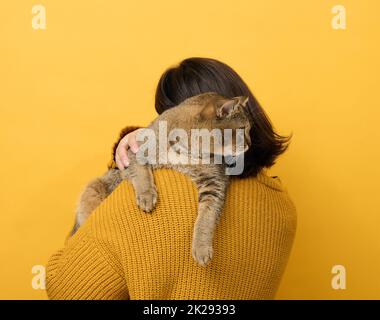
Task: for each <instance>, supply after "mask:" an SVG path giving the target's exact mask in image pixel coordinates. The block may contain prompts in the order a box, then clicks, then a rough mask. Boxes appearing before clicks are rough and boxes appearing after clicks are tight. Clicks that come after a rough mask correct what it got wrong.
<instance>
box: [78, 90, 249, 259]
mask: <svg viewBox="0 0 380 320" xmlns="http://www.w3.org/2000/svg"><path fill="white" fill-rule="evenodd" d="M247 101H248V98H246V97H236V98H232V99H228V98H225V97H223V96H220V95H218V94H216V93H212V92H210V93H204V94H201V95H198V96H194V97H191V98H189V99H186V100H185V101H183V102H182V103H181V104H179V105H178V106H176V107H174V108H171V109H168V110H166V111H165V112H164V113H162V114H161V115H160V116H159V117H158V118H156V119H155V120H154V121H153V122H152V123H151V124H150V126H149V127H148V128H147V129H146V130H145V129H144V130H142V131H141V134H142V135H143V136H145V138H147V137H148V138H149V137H152V136H151V135H150V134H152V133H153V135H154V139H147V141H145V142H142V141H141V142H140V143H139V145H140V149H139V151H138V152H137V154H134V153H133V152H131V151H130V150H128V157H129V159H130V165H129V167H128V168H126V169H125V170H123V171H120V170H118V169H110V170H109V171H108V172H107V173H106V174H105V175H104V176H102V177H99V178H97V179H95V180H93V181H92V182H90V183H89V184H88V185H87V186H86V188H85V190H84V191H83V193H82V195H81V197H80V200H79V205H78V209H77V215H76V223H75V227H74V230H73V233H75V231H76V230H77V229H78V228H79V227H80V226H81V225H82V224H83V223H84V221H85V220H86V219H87V218H88V216H89V215H90V214H91V212H92V211H93V210H94V209H95V208H96V207H97V206H98V205H99V204H100V203H101V202H102V201H103V200H104V199H105V198H106V197H107V196H108V195H109V194H110V193H111V192H112V191H113V190H114V189H115V188H116V186H117V185H118V184H119V183H120V182H121V181H122V180H123V179H127V180H128V181H130V182H131V183H132V185H133V188H134V190H135V194H136V202H137V205H138V206H139V208H140V209H142V210H143V211H145V212H151V211H152V210H153V209H154V207H155V205H156V202H157V190H156V186H155V184H154V180H153V174H152V169H155V168H172V169H174V170H177V171H179V172H182V173H184V174H186V175H188V176H189V177H190V178H191V179H192V180H193V181H194V182H195V184H196V186H197V188H198V194H199V199H198V202H199V203H198V215H197V219H196V221H195V225H194V231H193V240H192V256H193V258H194V259H195V261H196V262H197V263H198V264H199V265H201V266H206V265H207V264H208V262H209V261H210V259H212V256H213V246H212V242H213V236H214V231H215V228H216V225H217V223H218V221H219V218H220V215H221V213H222V210H223V206H224V200H225V195H226V191H227V187H228V183H229V175H227V174H226V169H227V168H228V167H229V166H231V159H232V160H233V159H236V156H239V154H238V146H237V141H238V139H237V134H238V131H239V130H237V129H241V130H240V133H241V132H243V136H244V137H243V150H242V149H241V148H240V155H241V154H243V153H244V152H245V151H246V150H247V149H248V148H249V146H250V144H251V141H250V135H249V131H250V128H251V125H250V121H249V119H250V117H249V113H248V110H247V108H246V105H247ZM162 123H164V124H165V125H166V126H167V128H166V129H167V130H166V131H164V133H162ZM178 129H180V133H181V135H183V134H184V135H185V136H186V137H188V138H186V139H182V140H181V139H179V142H178V136H179V135H178V134H175V135H174V137H176V138H177V140H176V139H173V134H172V132H177V133H178ZM194 129H201V130H202V129H203V130H204V129H206V130H207V132H211V131H212V130H214V129H219V130H220V131H221V132H222V134H223V132H224V130H225V129H229V130H230V132H232V139H228V138H226V137H224V135H223V136H222V140H223V141H222V144H220V143H219V144H215V142H216V140H217V139H216V138H215V140H213V141H214V144H213V143H211V144H209V146H204V145H203V141H202V148H201V150H200V151H197V150H195V152H194V150H193V149H191V150H190V147H189V146H191V145H192V144H193V145H194V140H190V138H189V137H191V136H192V132H194ZM160 130H161V131H160ZM176 130H177V131H176ZM201 132H202V131H201ZM203 132H205V131H203ZM149 133H150V134H149ZM160 135H161V136H160ZM140 138H141V137H140ZM161 139H166V140H167V141H168V143H167V145H166V146H165V145H164V147H162V145H161V146H160V141H159V140H161ZM201 139H203V137H202V138H201ZM173 140H174V142H173ZM189 142H190V143H189ZM219 142H220V141H219ZM147 151H148V153H149V154H148V155H147ZM220 155H223V156H224V157H225V158H224V161H219V162H218V161H216V160H217V158H218V156H220ZM206 158H208V159H206ZM163 159H164V161H163ZM205 159H206V160H209V161H203V160H205ZM226 159H229V160H228V161H226ZM205 162H206V163H205ZM208 162H209V163H208Z"/></svg>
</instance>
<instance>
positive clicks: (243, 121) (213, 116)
mask: <svg viewBox="0 0 380 320" xmlns="http://www.w3.org/2000/svg"><path fill="white" fill-rule="evenodd" d="M195 101H196V102H197V104H198V110H199V111H198V114H197V115H196V118H197V119H196V120H197V121H196V126H197V127H198V128H204V129H208V130H210V131H211V130H214V129H219V130H221V131H222V132H224V131H225V130H226V131H227V132H228V131H230V132H231V134H232V139H228V134H227V135H224V137H223V146H224V147H223V148H224V149H223V148H222V149H218V148H216V149H215V148H214V149H213V150H211V153H216V154H218V153H223V154H224V155H226V154H227V155H228V151H226V148H225V147H226V146H227V147H228V148H229V150H232V152H233V153H234V155H236V154H238V153H239V152H245V151H246V150H247V149H248V148H249V147H250V146H251V136H250V130H251V121H252V120H251V117H250V115H249V112H248V106H247V104H248V97H245V96H238V97H234V98H226V97H223V96H221V95H219V94H217V93H213V92H210V93H205V94H201V95H198V96H196V97H195ZM238 133H239V134H242V137H243V143H244V147H243V149H241V148H240V151H239V150H238V149H237V146H236V143H237V141H239V140H237V134H238Z"/></svg>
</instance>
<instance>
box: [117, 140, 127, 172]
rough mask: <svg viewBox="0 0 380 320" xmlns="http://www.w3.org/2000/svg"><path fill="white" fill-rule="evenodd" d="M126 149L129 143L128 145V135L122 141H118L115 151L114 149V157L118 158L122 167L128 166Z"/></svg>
mask: <svg viewBox="0 0 380 320" xmlns="http://www.w3.org/2000/svg"><path fill="white" fill-rule="evenodd" d="M128 148H129V143H128V134H127V135H126V136H125V137H124V138H123V139H121V140H120V142H119V145H118V146H117V149H116V155H117V156H119V160H120V162H121V163H122V165H123V166H124V167H128V166H129V161H128V155H127V150H128Z"/></svg>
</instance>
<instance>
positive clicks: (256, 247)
mask: <svg viewBox="0 0 380 320" xmlns="http://www.w3.org/2000/svg"><path fill="white" fill-rule="evenodd" d="M154 176H155V182H156V185H157V188H158V192H159V200H158V203H157V206H156V209H155V210H154V211H153V212H152V213H151V214H147V213H144V212H142V211H141V210H140V209H139V208H138V207H137V206H136V203H135V195H134V190H133V188H132V186H131V184H130V183H129V182H127V181H124V182H123V183H121V184H120V186H119V187H118V188H117V189H116V190H115V191H114V192H113V193H112V194H111V195H110V196H109V197H108V198H107V199H106V200H105V201H104V202H103V203H102V204H101V205H100V206H99V207H98V208H97V209H96V210H95V211H94V212H93V214H92V215H91V216H90V218H89V219H88V220H87V222H86V223H85V224H84V225H83V226H82V227H81V228H80V229H79V230H78V232H77V233H76V234H75V235H74V236H73V237H72V238H69V239H68V240H67V241H66V244H65V247H64V248H63V249H61V250H59V251H58V252H57V253H55V254H54V255H53V256H52V257H51V258H50V260H49V262H48V265H47V281H46V284H47V294H48V296H49V298H51V299H272V298H274V296H275V293H276V290H277V288H278V285H279V282H280V279H281V276H282V274H283V271H284V268H285V266H286V263H287V260H288V256H289V253H290V250H291V246H292V242H293V238H294V234H295V228H296V211H295V207H294V205H293V203H292V201H291V200H290V199H289V196H288V194H287V193H286V191H285V190H284V188H283V187H282V185H281V183H280V181H279V180H278V179H274V178H271V177H268V176H267V175H265V174H264V173H260V174H259V175H258V176H257V177H256V178H247V179H233V180H232V182H231V184H230V186H229V189H228V193H227V200H226V203H225V208H224V212H223V215H222V218H221V221H220V223H219V225H218V226H217V229H216V233H215V239H214V257H213V259H212V261H211V263H210V264H209V265H208V266H207V267H206V268H204V267H200V266H198V265H197V264H196V263H195V262H194V260H193V259H192V257H191V239H192V231H193V226H194V221H195V218H196V215H197V203H198V200H197V199H198V195H197V189H196V187H195V185H194V184H193V183H192V182H191V180H190V179H189V178H188V177H186V176H185V175H183V174H181V173H178V172H176V171H173V170H168V169H160V170H156V171H154Z"/></svg>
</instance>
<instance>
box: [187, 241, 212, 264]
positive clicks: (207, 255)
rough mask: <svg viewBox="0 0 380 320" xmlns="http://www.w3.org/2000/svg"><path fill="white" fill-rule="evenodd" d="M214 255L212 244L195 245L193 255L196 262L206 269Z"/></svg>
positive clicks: (195, 243)
mask: <svg viewBox="0 0 380 320" xmlns="http://www.w3.org/2000/svg"><path fill="white" fill-rule="evenodd" d="M213 254H214V249H213V248H212V244H204V243H197V242H194V243H193V247H192V255H193V258H194V260H195V261H196V262H197V263H198V264H199V265H200V266H201V267H205V266H207V264H208V263H209V262H210V260H211V259H212V257H213Z"/></svg>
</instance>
